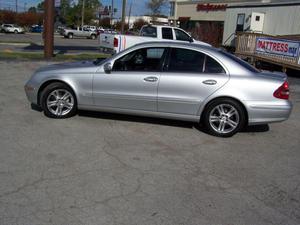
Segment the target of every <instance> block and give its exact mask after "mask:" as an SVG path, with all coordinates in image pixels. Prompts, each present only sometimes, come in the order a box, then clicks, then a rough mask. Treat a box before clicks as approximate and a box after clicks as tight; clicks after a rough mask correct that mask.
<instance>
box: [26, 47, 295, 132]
mask: <svg viewBox="0 0 300 225" xmlns="http://www.w3.org/2000/svg"><path fill="white" fill-rule="evenodd" d="M25 92H26V95H27V97H28V99H29V101H30V102H31V103H33V104H36V105H38V106H40V107H41V108H42V109H43V111H44V114H45V115H46V116H48V117H52V118H67V117H70V116H73V115H75V114H76V111H77V110H78V109H83V110H97V111H106V112H115V113H125V114H135V115H142V116H155V117H163V118H170V119H178V120H186V121H194V122H201V123H202V124H203V125H205V127H206V128H207V131H208V132H209V133H211V134H213V135H216V136H221V137H228V136H232V135H233V134H235V133H236V132H238V131H239V130H241V129H242V128H243V127H244V126H246V125H253V124H266V123H271V122H279V121H283V120H286V119H288V117H289V115H290V113H291V110H292V104H291V102H290V101H289V100H288V98H289V85H288V82H287V77H286V75H285V74H283V73H271V72H260V71H258V70H256V69H255V68H254V67H252V66H251V65H249V64H247V63H246V62H244V61H242V60H240V59H239V58H237V57H235V56H233V55H231V54H229V53H226V52H223V51H221V50H219V49H216V48H213V47H208V46H202V45H197V44H190V43H174V42H170V43H168V42H163V43H158V42H151V43H150V42H149V43H143V44H139V45H136V46H133V47H131V48H129V49H127V50H125V51H123V52H120V53H119V54H117V55H114V56H113V57H111V58H108V59H105V60H102V61H101V60H96V61H94V62H72V63H65V64H57V65H50V66H46V67H43V68H41V69H39V70H37V71H36V72H35V73H34V74H33V75H32V77H31V78H30V79H29V81H28V82H27V83H26V85H25Z"/></svg>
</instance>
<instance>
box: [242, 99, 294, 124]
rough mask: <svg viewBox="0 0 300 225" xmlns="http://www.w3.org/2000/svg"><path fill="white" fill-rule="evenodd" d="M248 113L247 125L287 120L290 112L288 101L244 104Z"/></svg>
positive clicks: (290, 104)
mask: <svg viewBox="0 0 300 225" xmlns="http://www.w3.org/2000/svg"><path fill="white" fill-rule="evenodd" d="M245 105H246V107H247V111H248V124H249V125H256V124H266V123H274V122H281V121H284V120H287V119H288V118H289V116H290V114H291V112H292V108H293V105H292V103H291V102H290V101H286V100H282V101H278V102H274V103H273V102H259V101H258V102H257V101H256V102H253V101H250V102H245Z"/></svg>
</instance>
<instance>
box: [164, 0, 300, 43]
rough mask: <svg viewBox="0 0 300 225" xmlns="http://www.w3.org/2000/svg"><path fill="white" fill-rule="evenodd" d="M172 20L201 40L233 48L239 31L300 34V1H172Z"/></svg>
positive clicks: (172, 22)
mask: <svg viewBox="0 0 300 225" xmlns="http://www.w3.org/2000/svg"><path fill="white" fill-rule="evenodd" d="M169 21H170V23H171V24H173V25H178V26H180V27H181V28H183V29H185V30H187V31H189V32H190V33H192V35H193V36H194V37H195V38H197V39H199V40H202V41H206V42H209V43H211V44H213V45H215V46H218V45H221V44H223V45H229V46H232V45H234V43H235V34H236V32H239V31H247V32H259V33H263V34H268V35H296V34H300V23H299V21H300V0H223V1H222V0H210V1H207V0H206V1H203V0H202V1H190V0H170V16H169Z"/></svg>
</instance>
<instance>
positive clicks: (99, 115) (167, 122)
mask: <svg viewBox="0 0 300 225" xmlns="http://www.w3.org/2000/svg"><path fill="white" fill-rule="evenodd" d="M78 116H84V117H92V118H96V119H108V120H119V121H128V122H137V123H148V124H157V125H164V126H171V127H181V128H187V129H193V128H195V129H197V130H199V131H200V132H204V133H207V132H206V130H205V127H204V126H202V125H201V124H198V123H193V122H187V121H180V120H171V119H162V118H152V117H143V116H133V115H125V114H116V113H106V112H95V111H82V110H80V111H79V112H78ZM269 129H270V128H269V125H267V124H264V125H253V126H247V127H245V128H244V129H243V130H242V131H240V132H242V133H260V132H267V131H269Z"/></svg>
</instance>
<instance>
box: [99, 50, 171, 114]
mask: <svg viewBox="0 0 300 225" xmlns="http://www.w3.org/2000/svg"><path fill="white" fill-rule="evenodd" d="M166 52H167V49H166V48H141V49H138V50H134V51H131V52H129V53H127V54H125V55H124V56H121V57H120V58H118V59H116V60H114V63H113V67H112V71H111V73H109V74H106V73H99V74H95V76H94V82H93V96H94V104H95V105H96V106H98V107H110V108H111V107H112V108H121V109H130V110H145V111H157V86H158V82H159V78H160V73H161V66H162V62H163V59H164V57H165V55H166Z"/></svg>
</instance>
